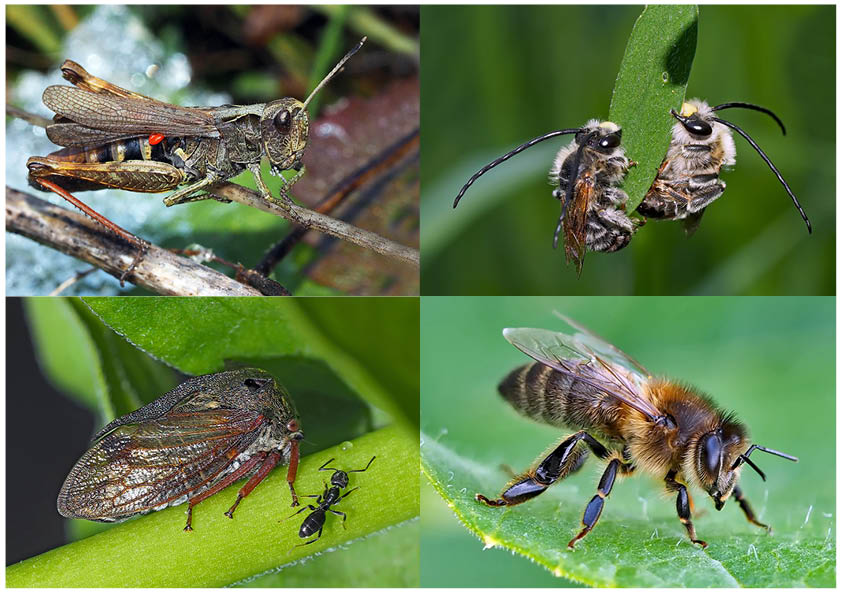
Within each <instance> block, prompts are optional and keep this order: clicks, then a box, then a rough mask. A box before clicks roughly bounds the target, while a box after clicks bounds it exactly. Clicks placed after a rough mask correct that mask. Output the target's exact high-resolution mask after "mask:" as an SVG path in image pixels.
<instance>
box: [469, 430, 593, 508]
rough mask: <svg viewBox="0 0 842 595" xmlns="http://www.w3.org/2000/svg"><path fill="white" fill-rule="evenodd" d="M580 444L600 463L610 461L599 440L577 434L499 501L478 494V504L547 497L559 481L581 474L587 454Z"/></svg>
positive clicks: (507, 503) (513, 484)
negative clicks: (550, 489)
mask: <svg viewBox="0 0 842 595" xmlns="http://www.w3.org/2000/svg"><path fill="white" fill-rule="evenodd" d="M580 440H584V441H585V444H587V445H588V447H590V449H591V450H592V451H593V453H594V454H595V455H596V456H598V457H599V458H600V459H604V458H606V457H608V450H607V449H606V448H605V447H604V446H602V444H600V443H599V442H598V441H597V440H596V438H594V437H593V436H591V435H590V434H588V433H587V432H585V431H579V432H576V433H575V434H573V435H572V436H568V437H567V438H565V439H564V440H563V441H562V442H561V444H559V445H558V446H557V447H556V448H555V449H554V450H553V451H552V452H551V453H550V454H549V455H547V456H546V457H544V460H542V461H541V462H540V463H538V465H537V466H536V467H535V468H534V470H529V471H527V472H526V473H525V474H523V475H521V476H519V477H515V478H514V479H513V480H512V481H510V482H509V484H508V485H507V486H506V487H505V488H504V490H503V493H502V494H501V495H500V497H499V498H497V499H496V500H491V499H490V498H488V497H486V496H483V495H482V494H477V495H476V496H475V498H476V500H477V502H481V503H483V504H486V505H488V506H514V505H515V504H520V503H521V502H525V501H527V500H529V499H530V498H534V497H535V496H539V495H541V494H543V493H544V491H545V490H546V489H547V488H548V487H550V486H551V485H552V484H553V483H555V482H556V481H558V480H560V479H564V478H565V477H567V476H568V475H570V474H571V473H574V472H576V471H578V470H579V468H580V467H581V466H582V464H583V463H584V462H585V458H586V457H587V452H586V451H584V450H582V449H581V448H577V446H578V444H579V441H580Z"/></svg>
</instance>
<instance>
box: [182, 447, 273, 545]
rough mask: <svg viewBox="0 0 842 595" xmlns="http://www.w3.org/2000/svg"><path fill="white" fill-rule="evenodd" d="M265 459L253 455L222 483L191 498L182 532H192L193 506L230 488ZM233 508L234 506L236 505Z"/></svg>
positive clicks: (258, 454)
mask: <svg viewBox="0 0 842 595" xmlns="http://www.w3.org/2000/svg"><path fill="white" fill-rule="evenodd" d="M265 459H266V453H265V452H258V453H255V455H254V456H253V457H251V458H250V459H249V460H247V461H246V462H245V463H243V464H242V465H240V466H239V467H237V470H236V471H234V472H232V473H231V474H230V475H226V476H225V478H224V479H223V480H222V481H220V482H219V483H218V484H216V485H215V486H213V487H212V488H211V489H209V490H206V491H204V492H202V493H201V494H198V495H197V496H194V497H193V498H191V499H190V502H189V503H188V505H187V525H185V527H184V530H185V531H192V530H193V526H192V524H191V523H192V521H193V507H194V506H196V505H197V504H198V503H199V502H201V501H202V500H204V499H205V498H210V497H211V496H213V495H214V494H216V493H217V492H220V491H222V490H224V489H225V488H227V487H228V486H230V485H231V484H232V483H234V482H235V481H237V480H238V479H240V478H241V477H242V476H243V475H245V474H246V473H248V472H249V471H251V470H252V469H254V468H255V467H256V466H257V465H258V464H259V463H261V462H262V461H263V460H265ZM240 500H241V498H240V497H239V496H238V497H237V502H239V501H240ZM234 506H236V504H235V505H234ZM231 508H232V509H233V508H234V507H233V506H232V507H231ZM229 512H230V511H229ZM225 514H226V515H227V516H229V517H230V516H231V515H229V514H228V513H227V512H226V513H225Z"/></svg>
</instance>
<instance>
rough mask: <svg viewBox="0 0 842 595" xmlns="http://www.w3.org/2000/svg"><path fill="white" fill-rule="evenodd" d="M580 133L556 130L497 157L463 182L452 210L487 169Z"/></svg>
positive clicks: (573, 130)
mask: <svg viewBox="0 0 842 595" xmlns="http://www.w3.org/2000/svg"><path fill="white" fill-rule="evenodd" d="M582 131H583V129H582V128H565V129H564V130H556V131H555V132H548V133H547V134H544V135H542V136H539V137H537V138H533V139H532V140H530V141H526V142H525V143H523V144H522V145H520V146H519V147H516V148H514V149H512V150H511V151H509V152H508V153H506V154H505V155H503V156H502V157H498V158H497V159H495V160H494V161H492V162H491V163H489V164H488V165H486V166H485V167H483V168H482V169H480V170H479V171H478V172H477V173H475V174H474V175H472V176H471V177H470V179H469V180H468V181H467V182H465V185H464V186H462V189H461V190H460V191H459V194H457V195H456V199H455V200H454V201H453V208H454V209H455V208H456V206H457V205H458V204H459V201H460V200H462V197H463V196H464V195H465V191H466V190H468V187H469V186H470V185H471V184H473V183H474V182H476V181H477V178H478V177H480V176H481V175H482V174H484V173H485V172H487V171H488V170H489V169H491V168H493V167H497V166H498V165H500V164H501V163H503V162H504V161H506V160H507V159H510V158H511V157H514V156H515V155H517V154H518V153H520V152H521V151H525V150H526V149H528V148H529V147H531V146H533V145H537V144H538V143H540V142H544V141H545V140H548V139H551V138H553V137H556V136H561V135H563V134H575V133H577V132H582Z"/></svg>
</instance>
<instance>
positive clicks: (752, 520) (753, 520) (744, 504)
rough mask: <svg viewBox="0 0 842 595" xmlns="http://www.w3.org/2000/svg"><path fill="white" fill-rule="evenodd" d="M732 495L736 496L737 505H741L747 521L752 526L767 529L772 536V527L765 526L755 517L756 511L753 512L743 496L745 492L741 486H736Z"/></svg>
mask: <svg viewBox="0 0 842 595" xmlns="http://www.w3.org/2000/svg"><path fill="white" fill-rule="evenodd" d="M731 493H732V494H733V495H734V500H736V501H737V504H739V505H740V508H742V509H743V512H744V513H745V515H746V520H747V521H748V522H749V523H751V524H752V525H757V526H758V527H763V528H764V529H766V532H767V533H770V534H771V533H772V527H770V526H769V525H764V524H763V523H761V522H760V521H758V520H757V517H755V516H754V510H752V508H751V506H750V505H749V503H748V500H746V499H745V496H743V491H742V490H741V489H740V486H738V485H736V486H734V491H733V492H731Z"/></svg>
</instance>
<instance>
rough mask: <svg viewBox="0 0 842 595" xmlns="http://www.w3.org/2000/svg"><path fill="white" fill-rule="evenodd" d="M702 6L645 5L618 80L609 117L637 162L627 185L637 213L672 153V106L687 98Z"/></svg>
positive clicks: (631, 207)
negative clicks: (664, 161)
mask: <svg viewBox="0 0 842 595" xmlns="http://www.w3.org/2000/svg"><path fill="white" fill-rule="evenodd" d="M698 21H699V9H698V7H697V6H694V5H666V4H664V5H654V6H647V7H646V8H644V9H643V12H642V13H641V15H640V17H639V18H638V19H637V22H636V23H635V25H634V29H632V33H631V36H630V37H629V42H628V45H627V46H626V52H625V54H624V55H623V61H622V63H621V64H620V72H619V74H618V75H617V82H616V84H615V85H614V95H613V96H612V98H611V107H610V109H609V117H610V119H611V121H612V122H615V123H617V124H619V125H620V127H621V128H622V129H623V146H625V148H626V155H628V157H629V159H631V160H633V161H636V162H637V166H636V167H632V168H631V169H630V170H629V173H628V175H627V176H626V178H625V181H624V184H623V188H624V189H625V191H626V192H627V193H628V195H629V201H628V204H627V205H626V210H627V211H628V212H629V213H632V212H633V211H634V210H635V209H636V208H637V205H639V204H640V202H641V201H642V200H643V197H644V196H645V195H646V191H647V190H649V187H650V186H651V185H652V182H653V180H654V179H655V176H656V174H657V172H658V168H659V167H660V165H661V161H663V159H664V155H666V153H667V147H668V146H669V141H670V129H671V128H672V125H673V123H674V120H673V118H672V116H671V115H670V109H675V110H676V111H678V110H679V109H680V108H681V103H682V102H683V101H684V93H685V91H686V89H687V81H688V80H689V78H690V67H691V66H692V65H693V57H694V56H695V54H696V36H697V33H698Z"/></svg>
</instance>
